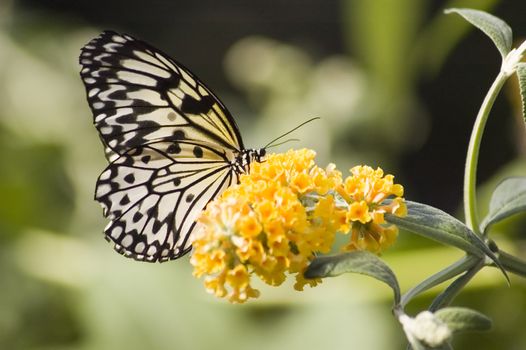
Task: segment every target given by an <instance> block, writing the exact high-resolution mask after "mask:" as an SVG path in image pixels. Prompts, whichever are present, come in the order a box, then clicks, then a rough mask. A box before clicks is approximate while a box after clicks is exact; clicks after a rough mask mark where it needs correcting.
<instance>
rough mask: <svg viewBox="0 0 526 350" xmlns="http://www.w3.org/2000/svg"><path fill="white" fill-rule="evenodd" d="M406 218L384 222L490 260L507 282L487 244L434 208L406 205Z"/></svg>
mask: <svg viewBox="0 0 526 350" xmlns="http://www.w3.org/2000/svg"><path fill="white" fill-rule="evenodd" d="M406 204H407V215H406V216H405V217H403V218H401V217H398V216H395V215H391V214H387V215H386V216H385V219H386V220H387V221H388V222H390V223H392V224H395V225H397V226H398V227H399V228H402V229H405V230H407V231H410V232H413V233H416V234H418V235H421V236H424V237H427V238H430V239H432V240H435V241H437V242H440V243H444V244H446V245H451V246H454V247H457V248H460V249H462V250H464V251H465V252H467V253H470V254H473V255H475V256H478V257H484V256H488V257H489V258H490V259H491V260H492V261H493V262H494V263H495V265H497V266H498V267H499V268H500V269H501V271H502V272H503V274H504V275H505V277H506V279H507V280H508V275H507V274H506V272H505V271H504V269H503V268H502V266H501V264H500V262H499V260H498V259H497V257H496V256H495V254H493V252H492V251H491V250H490V249H489V248H488V246H487V245H486V243H484V241H483V240H482V239H481V238H480V237H479V236H477V235H476V234H475V233H473V231H471V230H470V229H469V228H468V227H467V226H466V225H464V224H463V223H462V222H460V221H459V220H457V219H456V218H454V217H452V216H451V215H449V214H447V213H445V212H443V211H442V210H440V209H437V208H434V207H432V206H429V205H426V204H422V203H417V202H411V201H406Z"/></svg>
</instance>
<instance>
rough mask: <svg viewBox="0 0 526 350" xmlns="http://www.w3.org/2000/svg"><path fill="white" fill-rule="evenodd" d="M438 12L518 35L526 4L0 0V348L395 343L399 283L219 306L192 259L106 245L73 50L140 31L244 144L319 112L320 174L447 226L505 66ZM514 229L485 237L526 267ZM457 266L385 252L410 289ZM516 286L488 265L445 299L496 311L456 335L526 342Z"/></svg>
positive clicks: (442, 259) (518, 162)
mask: <svg viewBox="0 0 526 350" xmlns="http://www.w3.org/2000/svg"><path fill="white" fill-rule="evenodd" d="M446 7H474V8H478V9H483V10H488V11H491V12H492V13H494V14H496V15H497V16H500V17H501V18H503V19H504V20H506V21H507V22H508V23H509V24H510V25H511V26H512V28H513V29H514V31H515V38H516V40H521V41H522V40H524V38H525V37H526V3H524V2H522V1H497V0H480V1H475V0H473V1H424V0H399V1H392V0H375V1H366V0H363V1H359V0H354V1H353V0H342V1H332V0H331V1H321V0H320V1H298V0H296V1H285V0H281V1H273V0H272V1H268V0H267V1H262V0H257V1H252V2H243V1H233V0H227V1H221V2H218V1H213V0H206V1H193V2H191V1H169V0H155V1H137V0H133V1H132V0H129V1H123V0H118V1H103V0H92V1H87V0H78V1H67V0H38V1H37V0H2V1H1V2H0V158H1V159H2V162H1V165H0V286H1V288H0V349H182V350H186V349H190V350H191V349H217V348H228V349H232V350H236V349H291V350H292V349H318V348H322V347H323V348H326V349H380V350H383V349H404V348H405V341H404V336H403V334H402V331H401V329H400V326H399V325H398V324H397V322H396V321H395V319H394V318H393V317H392V316H391V312H390V307H391V303H392V301H391V294H390V291H389V290H388V289H387V288H386V287H385V286H383V285H381V284H379V283H377V282H374V281H372V280H370V279H367V278H364V277H360V276H342V277H339V278H336V279H330V280H326V281H325V282H324V283H323V284H322V285H321V286H319V287H317V288H315V289H307V290H306V291H305V292H302V293H298V292H295V291H293V289H292V287H291V285H285V286H282V287H280V288H271V287H265V286H261V291H262V297H261V298H260V299H259V300H258V301H255V302H249V303H247V304H246V305H241V306H240V305H229V304H227V303H225V302H223V301H220V300H216V299H215V298H214V297H212V296H210V295H208V294H206V292H205V290H204V288H203V286H202V282H201V281H199V280H196V279H194V278H193V277H192V276H191V269H190V266H189V264H188V259H187V258H183V259H181V260H179V261H176V262H170V263H165V264H146V263H138V262H134V261H132V260H128V259H125V258H123V257H121V256H119V255H118V254H116V253H115V252H113V250H112V249H111V246H110V245H109V244H108V243H107V242H106V241H105V240H104V239H103V237H102V230H103V227H104V226H105V220H104V218H103V217H102V211H101V208H100V207H99V205H98V204H97V203H96V202H95V201H93V191H94V186H95V181H96V178H97V176H98V175H99V173H100V172H101V170H102V169H103V168H104V167H105V164H106V162H105V159H104V156H103V151H102V147H101V145H100V143H99V140H98V136H97V133H96V130H95V128H94V127H93V125H92V117H91V115H90V112H89V108H88V105H87V103H86V101H85V92H84V87H83V85H82V82H81V80H80V78H79V75H78V71H79V66H78V63H77V58H78V54H79V50H80V48H81V47H82V46H83V45H84V44H85V43H86V42H87V41H89V40H90V39H91V38H92V37H94V36H96V35H98V33H99V32H100V31H101V30H102V29H114V30H118V31H122V32H127V33H130V34H133V35H135V36H137V37H139V38H142V39H144V40H146V41H148V42H150V43H152V44H153V45H154V46H157V47H159V48H161V49H162V50H163V51H165V52H168V53H170V54H171V55H173V56H174V57H176V58H177V59H178V60H179V61H181V62H183V63H184V64H185V65H186V66H188V67H190V68H191V69H192V70H193V71H194V72H195V73H196V74H197V75H198V76H199V77H200V78H201V79H203V80H204V81H205V82H206V83H207V84H208V85H209V86H211V87H212V88H213V89H214V90H215V91H216V92H217V93H218V95H219V96H221V98H222V100H223V102H225V104H226V105H227V106H229V108H230V110H231V112H232V113H233V114H234V115H235V117H236V119H237V121H238V123H239V125H240V128H241V131H242V134H243V135H244V140H245V144H246V145H247V146H254V147H257V146H261V145H263V144H266V143H267V142H268V141H269V140H271V139H272V138H274V137H276V136H278V135H280V134H281V133H282V132H284V131H286V130H288V129H289V128H291V127H293V126H295V125H297V124H299V123H300V122H302V121H304V120H306V119H308V118H310V117H313V116H319V117H321V118H322V120H321V121H317V122H315V123H313V124H310V125H308V126H305V127H303V128H302V129H301V130H299V131H298V132H297V133H296V134H295V136H297V137H298V138H300V139H301V141H300V142H298V143H297V144H296V145H294V147H310V148H313V149H315V150H316V151H317V153H318V162H319V164H320V165H322V166H324V165H326V164H327V163H328V162H335V163H336V164H337V165H338V167H339V168H340V169H342V170H345V169H347V168H349V167H350V166H352V165H356V164H358V163H366V164H369V165H371V166H381V167H383V168H384V169H385V170H386V171H388V172H390V173H393V174H395V175H396V179H397V181H399V182H401V183H402V184H404V186H405V188H406V197H407V198H408V199H411V200H416V201H421V202H425V203H427V204H431V205H434V206H437V207H439V208H441V209H443V210H445V211H447V212H449V213H452V214H457V215H458V214H459V213H460V211H459V207H460V203H461V194H462V175H463V163H464V157H465V151H466V147H467V142H468V138H469V134H470V129H471V125H472V123H473V121H474V117H475V115H476V111H477V109H478V106H479V105H480V103H481V101H482V98H483V96H484V94H485V93H486V91H487V89H488V87H489V85H490V84H491V81H492V80H493V79H494V77H495V76H496V74H497V72H498V69H499V65H500V62H499V60H500V56H499V54H498V52H497V50H496V49H494V48H493V47H492V44H491V42H490V41H489V39H487V38H486V37H484V35H483V34H481V33H479V32H477V31H475V30H472V29H471V28H470V27H469V26H468V25H467V24H466V23H465V22H464V21H462V20H461V19H460V17H458V16H445V15H443V13H442V10H443V9H444V8H446ZM514 84H516V82H515V81H512V82H510V83H509V84H508V86H507V89H506V91H505V93H504V94H502V96H501V97H500V98H499V100H498V101H497V103H496V105H495V108H494V112H493V115H492V117H491V118H490V121H489V125H488V127H487V134H486V136H485V139H484V144H483V147H482V150H481V152H482V156H481V161H480V170H479V181H480V183H481V189H482V190H481V191H480V193H481V200H482V203H486V202H487V199H488V195H489V193H490V191H491V189H492V188H493V187H494V186H495V184H496V183H497V182H498V181H499V180H500V179H502V178H503V177H505V176H509V175H524V174H525V173H526V162H525V159H524V154H525V152H526V137H525V133H524V127H523V120H522V117H521V115H520V98H519V96H518V94H517V92H516V86H514ZM287 147H290V145H286V146H283V147H282V148H281V150H284V149H286V148H287ZM482 210H485V209H484V205H482ZM524 224H526V219H525V218H524V217H514V218H512V219H510V220H508V221H507V222H505V223H503V224H501V225H499V226H497V227H495V229H494V233H495V236H494V237H495V239H496V240H497V241H498V242H499V244H501V245H502V246H503V247H506V248H507V249H508V250H510V251H513V252H516V253H517V254H518V255H519V256H522V257H525V258H526V233H525V231H524V229H523V227H524ZM460 256H461V253H460V252H459V251H457V250H455V249H453V248H445V247H441V246H438V245H437V244H435V243H432V242H428V241H424V240H423V239H421V238H418V237H415V236H413V235H410V234H408V233H402V234H401V237H400V239H399V241H398V243H397V245H396V246H395V247H394V248H393V249H392V250H391V251H390V252H387V253H386V254H385V255H384V258H385V260H386V261H387V262H388V263H389V264H390V265H391V266H392V268H393V269H394V270H395V272H396V273H397V274H398V276H399V279H400V281H401V284H402V288H403V289H404V290H407V288H409V287H411V286H413V285H415V284H416V283H418V282H419V281H421V280H422V279H423V278H425V277H427V276H428V275H430V274H432V273H434V272H436V271H438V270H439V269H440V268H442V267H445V266H446V265H447V264H448V263H451V262H453V261H454V260H455V259H456V258H458V257H460ZM512 282H513V284H512V287H511V288H508V287H506V285H505V283H504V280H503V278H502V277H501V276H499V274H498V273H497V272H496V271H492V270H488V271H486V270H485V271H483V272H482V273H481V274H480V275H478V276H477V277H476V278H475V280H474V281H473V282H472V283H471V284H470V285H469V286H468V288H467V289H466V290H465V291H464V292H463V293H462V294H461V296H460V297H459V298H458V299H457V300H456V302H455V304H456V305H463V306H467V307H472V308H475V309H478V310H479V311H481V312H484V313H486V314H487V315H488V316H490V317H491V318H493V320H494V328H493V330H492V331H491V332H490V333H484V334H468V335H463V336H461V337H458V338H457V339H456V341H455V344H456V345H457V346H458V348H459V349H463V348H467V347H468V346H469V347H473V348H477V349H513V350H515V349H526V334H525V333H524V332H523V330H524V325H526V283H525V281H524V280H520V279H518V278H514V279H513V280H512ZM258 287H259V286H258ZM434 293H436V290H435V291H432V292H431V293H428V294H425V295H424V296H422V297H420V298H418V299H417V300H416V301H415V302H413V304H412V305H410V307H409V311H411V312H416V311H419V310H421V309H423V308H425V307H426V305H428V304H429V302H430V301H431V299H432V297H433V295H434Z"/></svg>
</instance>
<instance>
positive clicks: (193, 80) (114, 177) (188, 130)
mask: <svg viewBox="0 0 526 350" xmlns="http://www.w3.org/2000/svg"><path fill="white" fill-rule="evenodd" d="M80 63H81V65H82V70H81V77H82V79H83V81H84V84H85V87H86V92H87V97H88V102H89V104H90V107H91V109H92V112H93V116H94V124H95V126H96V128H97V129H98V131H99V134H100V138H101V140H102V142H103V143H104V145H105V152H106V156H107V158H108V160H110V164H109V166H108V167H107V168H106V170H105V171H104V172H103V173H102V174H101V175H100V177H99V179H98V182H97V188H96V192H95V199H96V200H97V201H99V202H100V203H101V204H102V206H103V208H104V214H105V215H106V216H107V217H109V218H110V219H111V222H110V223H109V225H108V226H107V227H106V229H105V234H106V238H107V239H108V240H110V241H113V242H114V243H115V249H116V250H117V251H119V252H120V253H122V254H124V255H126V256H128V257H132V258H135V259H137V260H143V261H150V262H154V261H166V260H170V259H176V258H178V257H180V256H182V255H184V254H185V253H187V252H188V251H189V250H190V244H189V237H190V235H191V233H192V231H193V230H194V228H195V220H196V219H197V217H198V216H199V214H200V213H201V211H202V210H203V208H204V207H205V206H206V204H207V203H208V202H209V201H210V200H212V199H213V198H214V197H216V196H217V195H218V194H219V193H221V192H222V191H223V190H224V189H225V188H227V187H228V186H230V185H231V184H232V183H235V182H237V181H238V175H239V174H238V171H239V170H238V168H237V167H236V166H234V165H235V163H236V156H237V155H238V154H239V152H240V151H242V150H243V143H242V140H241V136H240V134H239V130H238V128H237V126H236V124H235V122H234V120H233V118H232V116H231V115H230V113H229V112H228V111H227V109H226V108H225V107H224V105H223V104H222V103H221V102H220V101H219V99H218V98H217V97H216V96H215V95H213V93H212V92H211V91H210V90H209V89H208V88H207V87H206V86H205V85H204V84H203V83H202V82H200V81H199V80H198V79H197V77H195V76H194V75H193V74H192V73H191V72H190V71H188V70H187V69H186V68H184V67H183V66H182V65H180V64H179V63H177V62H175V61H174V60H173V59H171V58H170V57H168V56H167V55H165V54H164V53H162V52H161V51H159V50H157V49H155V48H153V47H151V46H150V45H149V44H147V43H145V42H142V41H140V40H137V39H135V38H133V37H131V36H128V35H121V34H117V33H115V32H110V31H106V32H103V33H102V34H101V35H100V36H99V37H97V38H95V39H93V40H92V41H90V42H89V43H88V44H87V45H86V46H85V47H84V48H83V49H82V52H81V55H80Z"/></svg>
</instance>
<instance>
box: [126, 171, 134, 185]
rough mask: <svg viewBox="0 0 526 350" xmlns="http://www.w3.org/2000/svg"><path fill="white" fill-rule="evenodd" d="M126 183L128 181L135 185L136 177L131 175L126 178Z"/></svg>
mask: <svg viewBox="0 0 526 350" xmlns="http://www.w3.org/2000/svg"><path fill="white" fill-rule="evenodd" d="M124 181H126V182H127V183H129V184H133V183H134V182H135V176H134V175H133V174H132V173H130V174H128V175H126V176H125V177H124Z"/></svg>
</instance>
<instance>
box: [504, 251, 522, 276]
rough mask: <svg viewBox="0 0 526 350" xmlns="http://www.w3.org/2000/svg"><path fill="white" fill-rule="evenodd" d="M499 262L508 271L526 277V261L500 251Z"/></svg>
mask: <svg viewBox="0 0 526 350" xmlns="http://www.w3.org/2000/svg"><path fill="white" fill-rule="evenodd" d="M499 260H500V263H501V264H502V266H503V267H504V269H506V271H509V272H512V273H514V274H516V275H519V276H522V277H526V261H524V260H521V259H519V258H517V257H516V256H513V255H511V254H508V253H506V252H503V251H502V250H501V251H499Z"/></svg>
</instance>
